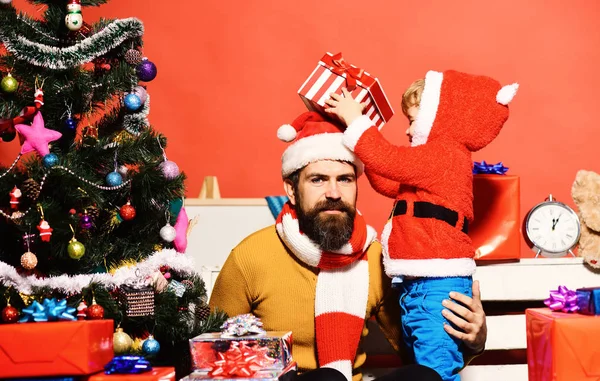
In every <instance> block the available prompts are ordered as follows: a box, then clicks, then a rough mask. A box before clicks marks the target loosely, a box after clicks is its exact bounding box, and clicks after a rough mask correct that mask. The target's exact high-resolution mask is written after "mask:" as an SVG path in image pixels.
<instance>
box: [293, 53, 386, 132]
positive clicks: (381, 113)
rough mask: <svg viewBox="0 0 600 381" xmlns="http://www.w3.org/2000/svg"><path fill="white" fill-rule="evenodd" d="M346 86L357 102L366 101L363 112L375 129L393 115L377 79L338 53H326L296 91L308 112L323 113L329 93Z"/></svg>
mask: <svg viewBox="0 0 600 381" xmlns="http://www.w3.org/2000/svg"><path fill="white" fill-rule="evenodd" d="M343 87H346V88H347V89H348V91H350V92H351V93H352V97H353V98H354V99H356V100H357V101H358V102H366V104H367V107H366V109H365V111H364V113H365V115H367V116H368V117H369V118H370V119H371V120H372V121H373V124H375V126H377V128H378V129H381V128H382V127H383V125H384V124H385V123H386V122H388V121H389V120H390V118H391V117H392V116H393V115H394V110H393V109H392V105H391V104H390V102H389V101H388V99H387V97H386V95H385V93H384V92H383V88H382V87H381V85H380V84H379V80H378V79H377V78H375V77H373V76H371V75H370V74H369V73H367V72H365V71H364V70H362V69H360V68H358V67H356V66H354V65H351V64H348V63H347V62H346V61H345V60H344V58H343V57H342V54H341V53H338V54H336V55H333V54H331V53H327V54H325V55H324V56H323V58H321V61H319V63H318V65H317V67H316V68H315V70H314V71H313V72H312V74H311V75H310V76H309V77H308V79H307V80H306V82H304V84H303V85H302V87H300V90H298V94H299V95H300V98H302V101H304V104H305V105H306V107H307V108H308V109H309V110H311V111H317V112H321V113H323V110H324V108H325V101H326V100H327V99H328V98H329V96H330V94H331V93H337V94H341V93H342V88H343Z"/></svg>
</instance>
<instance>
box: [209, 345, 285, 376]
mask: <svg viewBox="0 0 600 381" xmlns="http://www.w3.org/2000/svg"><path fill="white" fill-rule="evenodd" d="M268 351H269V349H268V348H266V347H260V346H258V345H253V346H249V345H248V344H247V341H233V342H232V343H231V347H229V349H228V350H227V351H226V352H219V353H217V360H215V361H214V362H213V363H212V364H211V365H212V366H211V369H210V371H209V375H210V376H211V377H235V376H238V377H251V376H252V375H253V374H254V373H256V372H257V371H259V370H261V369H264V368H265V367H267V366H269V365H271V364H273V363H274V362H275V359H273V358H271V357H269V356H268V354H267V352H268Z"/></svg>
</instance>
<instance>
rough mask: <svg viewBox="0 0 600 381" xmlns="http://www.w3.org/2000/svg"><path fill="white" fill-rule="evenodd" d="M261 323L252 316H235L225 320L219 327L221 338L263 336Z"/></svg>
mask: <svg viewBox="0 0 600 381" xmlns="http://www.w3.org/2000/svg"><path fill="white" fill-rule="evenodd" d="M262 326H263V323H262V322H261V321H260V319H259V318H257V317H256V316H254V315H252V314H243V315H237V316H234V317H232V318H229V319H227V321H225V323H223V325H222V326H221V337H236V336H244V335H253V334H254V335H263V334H265V333H266V331H265V330H264V329H263V327H262Z"/></svg>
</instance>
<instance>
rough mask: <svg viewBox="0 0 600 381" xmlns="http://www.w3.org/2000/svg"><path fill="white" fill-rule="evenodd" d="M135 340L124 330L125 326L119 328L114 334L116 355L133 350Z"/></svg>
mask: <svg viewBox="0 0 600 381" xmlns="http://www.w3.org/2000/svg"><path fill="white" fill-rule="evenodd" d="M132 345H133V340H131V337H130V336H129V335H128V334H126V333H125V332H123V328H117V330H116V331H115V333H114V335H113V350H114V352H115V355H121V354H124V353H127V352H129V351H130V350H131V346H132Z"/></svg>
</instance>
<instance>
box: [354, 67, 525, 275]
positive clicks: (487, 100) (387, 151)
mask: <svg viewBox="0 0 600 381" xmlns="http://www.w3.org/2000/svg"><path fill="white" fill-rule="evenodd" d="M517 88H518V85H517V84H513V85H508V86H504V87H502V86H501V85H500V83H499V82H498V81H496V80H494V79H492V78H489V77H484V76H475V75H470V74H466V73H460V72H457V71H446V72H443V73H440V72H435V71H430V72H428V73H427V75H426V77H425V87H424V89H423V94H422V97H421V104H420V108H419V114H418V115H417V118H416V120H415V121H414V122H413V123H414V124H415V126H414V135H413V139H412V143H411V147H401V146H394V145H392V144H390V143H389V142H388V141H387V140H386V139H385V138H384V137H383V135H381V133H380V132H379V131H378V130H377V128H376V127H375V126H373V124H372V123H371V121H370V120H369V119H368V118H367V117H366V116H361V117H360V118H358V119H357V120H355V121H354V122H353V123H352V124H351V125H350V126H348V128H347V129H346V131H345V132H344V144H345V145H346V146H347V147H348V148H349V149H351V150H353V151H354V152H355V153H356V155H357V156H358V157H359V158H360V159H361V160H362V162H363V163H364V165H365V173H366V174H367V177H368V179H369V181H370V183H371V185H372V186H373V188H374V189H375V190H376V191H377V192H379V193H381V194H383V195H385V196H387V197H390V198H394V199H395V200H396V202H395V204H394V209H393V210H392V213H391V214H390V219H389V220H388V222H387V224H386V225H385V228H384V229H383V232H382V234H381V241H382V244H383V247H384V264H385V268H386V273H387V274H388V276H397V275H408V276H416V277H445V276H467V275H471V274H473V272H474V271H475V262H474V260H473V256H474V248H473V246H472V243H471V239H470V238H469V236H468V235H467V231H468V223H469V222H470V221H472V220H473V175H472V168H473V167H472V166H473V162H472V158H471V153H472V152H475V151H477V150H480V149H481V148H483V147H485V146H486V145H488V144H489V143H490V142H491V141H492V140H493V139H494V138H495V137H496V136H497V135H498V134H499V133H500V130H501V129H502V126H503V125H504V123H505V122H506V120H507V119H508V107H507V105H508V103H509V102H510V101H511V100H512V98H513V97H514V95H515V94H516V91H517Z"/></svg>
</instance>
